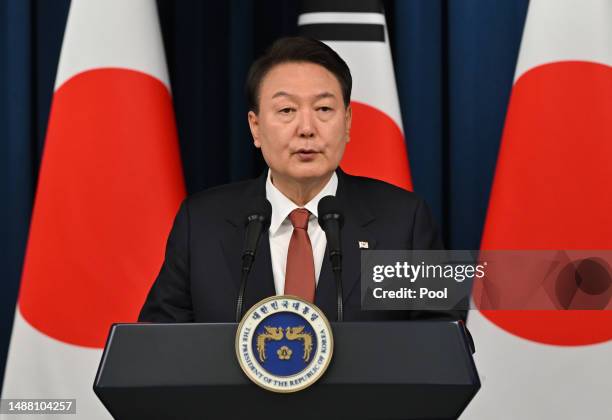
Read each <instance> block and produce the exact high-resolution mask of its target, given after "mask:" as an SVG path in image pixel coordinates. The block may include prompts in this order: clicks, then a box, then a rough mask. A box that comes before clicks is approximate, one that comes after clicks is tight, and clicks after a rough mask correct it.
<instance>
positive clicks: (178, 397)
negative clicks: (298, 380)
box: [94, 321, 480, 419]
mask: <svg viewBox="0 0 612 420" xmlns="http://www.w3.org/2000/svg"><path fill="white" fill-rule="evenodd" d="M236 328H237V324H118V325H114V326H113V327H112V329H111V333H110V335H109V338H108V342H107V345H106V349H105V351H104V354H103V357H102V361H101V363H100V367H99V370H98V374H97V375H96V379H95V384H94V391H95V392H96V394H97V395H98V397H99V398H100V399H101V400H102V402H103V403H104V405H105V406H106V408H107V409H108V410H109V412H110V413H111V414H112V415H113V416H114V417H115V418H116V419H234V418H235V419H244V418H251V419H264V418H266V419H269V418H273V417H279V416H281V417H283V418H289V419H313V418H317V419H342V418H347V419H455V418H457V417H458V416H459V415H460V414H461V412H462V411H463V410H464V409H465V407H466V406H467V404H468V403H469V402H470V400H471V399H472V398H473V396H474V395H475V393H476V392H477V391H478V389H479V388H480V380H479V378H478V374H477V372H476V368H475V366H474V362H473V359H472V352H471V350H470V348H469V345H468V341H467V337H466V332H465V329H464V327H463V325H461V324H460V323H458V322H449V321H412V322H353V323H351V322H347V323H336V324H334V323H332V329H333V333H334V342H335V345H334V355H333V359H332V362H331V364H330V366H329V369H328V370H327V372H326V373H325V375H324V376H323V377H322V378H321V379H320V380H319V382H317V383H316V384H314V385H313V386H312V387H310V388H308V389H305V390H303V391H300V392H297V393H294V394H276V393H273V392H270V391H266V390H263V389H260V388H259V387H257V386H256V385H254V384H252V383H251V382H250V381H249V380H248V379H247V378H246V376H245V375H244V373H243V372H242V370H241V369H240V366H239V365H238V362H237V360H236V354H235V348H234V340H235V333H236Z"/></svg>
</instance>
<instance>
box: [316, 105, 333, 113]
mask: <svg viewBox="0 0 612 420" xmlns="http://www.w3.org/2000/svg"><path fill="white" fill-rule="evenodd" d="M317 110H318V111H322V112H329V111H331V110H332V108H330V107H328V106H320V107H319V108H317Z"/></svg>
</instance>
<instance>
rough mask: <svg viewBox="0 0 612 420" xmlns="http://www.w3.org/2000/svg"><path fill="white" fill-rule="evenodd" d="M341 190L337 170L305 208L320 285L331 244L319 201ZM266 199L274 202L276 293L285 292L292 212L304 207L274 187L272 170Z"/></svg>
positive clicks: (272, 251) (272, 246) (272, 245)
mask: <svg viewBox="0 0 612 420" xmlns="http://www.w3.org/2000/svg"><path fill="white" fill-rule="evenodd" d="M337 189H338V176H337V175H336V173H335V172H334V174H333V175H332V177H331V178H330V179H329V182H328V183H327V184H326V185H325V187H323V189H322V190H321V191H320V192H319V193H318V194H317V195H316V196H315V197H314V198H313V199H312V200H310V201H309V202H308V203H306V205H304V207H303V208H305V209H306V210H308V211H309V212H310V218H309V219H308V236H309V237H310V243H311V244H312V254H313V258H314V265H315V267H314V269H315V281H316V284H319V274H320V273H321V265H322V264H323V258H325V247H326V246H327V238H326V237H325V232H324V231H323V229H321V227H320V226H319V222H318V221H317V217H318V214H317V213H318V212H317V206H318V205H319V200H321V199H322V198H323V197H325V196H326V195H334V196H335V195H336V190H337ZM266 198H267V199H268V201H270V204H272V218H271V220H270V231H269V236H270V256H271V257H272V274H273V275H274V287H275V288H276V294H277V295H282V294H283V293H284V291H285V269H286V267H287V252H288V249H289V241H290V240H291V234H292V233H293V225H292V224H291V220H289V213H291V212H292V211H293V210H295V209H298V208H300V206H298V205H297V204H295V203H294V202H293V201H291V200H290V199H289V198H287V197H286V196H285V195H284V194H283V193H282V192H280V191H279V189H278V188H276V187H275V186H274V184H272V180H271V178H270V171H269V170H268V179H267V180H266Z"/></svg>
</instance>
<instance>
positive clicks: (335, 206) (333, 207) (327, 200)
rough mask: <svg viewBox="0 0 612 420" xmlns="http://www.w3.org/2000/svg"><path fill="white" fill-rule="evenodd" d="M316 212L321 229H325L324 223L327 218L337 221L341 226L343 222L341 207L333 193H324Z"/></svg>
mask: <svg viewBox="0 0 612 420" xmlns="http://www.w3.org/2000/svg"><path fill="white" fill-rule="evenodd" d="M317 212H318V213H319V217H318V221H319V225H320V226H321V228H322V229H323V230H326V223H327V221H329V220H336V221H338V226H339V227H340V228H342V224H343V223H344V216H343V214H342V208H341V207H340V201H339V200H338V199H337V198H336V197H334V196H333V195H326V196H325V197H323V198H322V199H321V200H320V201H319V205H318V206H317Z"/></svg>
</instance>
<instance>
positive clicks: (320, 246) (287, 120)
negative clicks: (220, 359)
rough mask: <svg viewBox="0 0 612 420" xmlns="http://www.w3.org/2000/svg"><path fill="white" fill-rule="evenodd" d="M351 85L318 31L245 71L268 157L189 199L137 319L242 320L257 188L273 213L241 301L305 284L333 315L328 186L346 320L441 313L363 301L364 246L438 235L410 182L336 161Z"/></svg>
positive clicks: (427, 243) (257, 138)
mask: <svg viewBox="0 0 612 420" xmlns="http://www.w3.org/2000/svg"><path fill="white" fill-rule="evenodd" d="M350 92H351V76H350V71H349V69H348V67H347V65H346V63H344V61H343V60H342V59H341V58H340V57H339V56H338V55H337V54H336V53H335V52H334V51H333V50H331V49H330V48H329V47H328V46H326V45H325V44H323V43H321V42H319V41H314V40H310V39H305V38H285V39H281V40H279V41H277V42H276V43H275V44H274V45H273V46H272V47H271V48H270V50H268V52H267V53H266V54H265V55H264V56H263V57H261V58H260V59H259V60H257V61H256V62H255V63H254V64H253V66H252V67H251V70H250V72H249V76H248V79H247V96H248V99H249V108H250V111H249V114H248V120H249V126H250V129H251V133H252V135H253V140H254V145H255V147H257V148H260V149H261V151H262V154H263V157H264V159H265V161H266V163H267V164H268V166H269V168H270V169H269V171H268V172H267V173H264V174H263V175H262V176H261V177H259V178H258V179H254V180H250V181H245V182H240V183H235V184H229V185H225V186H221V187H216V188H212V189H210V190H207V191H204V192H201V193H198V194H195V195H193V196H191V197H189V198H187V199H186V200H185V201H184V202H183V204H182V205H181V208H180V210H179V212H178V215H177V217H176V220H175V222H174V226H173V228H172V232H171V233H170V237H169V239H168V245H167V249H166V257H165V261H164V263H163V266H162V269H161V272H160V274H159V276H158V278H157V280H156V281H155V283H154V285H153V287H152V288H151V291H150V292H149V295H148V297H147V300H146V302H145V304H144V306H143V308H142V311H141V313H140V317H139V320H141V321H150V322H231V321H234V317H235V315H234V314H235V308H236V299H237V295H238V290H239V285H240V274H241V253H242V250H243V243H244V237H245V218H246V216H247V212H248V211H249V210H250V208H249V207H250V205H251V204H250V203H252V202H254V201H255V200H256V199H257V198H258V197H267V198H268V200H269V201H270V202H271V203H272V221H271V225H270V229H269V231H268V232H264V234H263V235H262V237H261V240H260V243H259V247H258V251H257V257H256V259H255V262H254V265H253V268H252V270H251V273H250V276H249V280H248V284H247V287H246V293H245V299H246V300H245V308H249V307H250V306H252V305H254V304H255V303H256V302H258V301H259V300H261V299H263V298H265V297H268V296H271V295H274V294H297V295H300V296H301V297H303V298H305V299H308V300H313V301H314V303H315V304H316V305H317V306H319V307H320V308H321V309H322V310H323V311H324V312H325V314H326V315H327V316H328V318H329V319H330V320H335V319H336V288H335V284H334V277H333V275H332V270H331V264H330V262H329V259H328V250H327V247H326V237H325V234H324V232H323V231H322V230H321V228H320V227H319V225H318V222H317V204H318V201H319V200H320V199H321V198H322V197H323V196H324V195H335V196H336V198H337V200H338V202H339V204H340V206H341V208H342V211H343V213H344V219H345V222H344V227H343V229H342V249H343V273H342V283H343V291H344V296H343V300H344V318H345V320H347V321H352V320H377V319H385V320H386V319H411V318H417V317H418V318H427V317H431V316H434V315H435V316H439V315H440V314H439V313H436V314H434V313H429V312H401V311H400V312H398V311H362V310H361V302H360V298H361V296H360V286H359V285H360V281H359V276H360V273H359V271H360V247H363V246H367V247H368V249H440V248H441V246H442V245H441V241H440V238H439V235H438V232H437V229H436V227H435V224H434V222H433V220H432V217H431V214H430V212H429V210H428V208H427V206H426V204H425V203H424V202H423V200H421V199H420V198H418V197H417V196H416V195H415V194H414V193H411V192H407V191H404V190H402V189H400V188H397V187H394V186H392V185H389V184H386V183H384V182H381V181H376V180H372V179H367V178H361V177H354V176H350V175H347V174H345V173H343V172H342V171H341V170H340V169H339V168H338V165H339V163H340V160H341V158H342V155H343V153H344V148H345V146H346V144H347V143H348V142H349V130H350V126H351V108H350ZM300 220H301V221H300ZM442 315H443V316H445V317H450V318H453V317H457V316H458V315H457V314H454V313H444V314H442Z"/></svg>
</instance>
